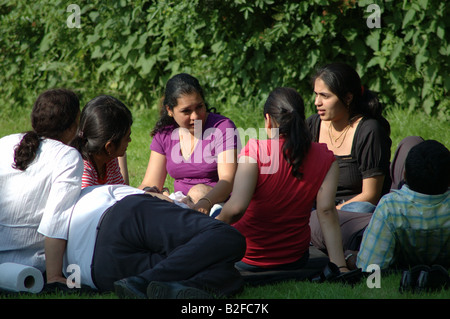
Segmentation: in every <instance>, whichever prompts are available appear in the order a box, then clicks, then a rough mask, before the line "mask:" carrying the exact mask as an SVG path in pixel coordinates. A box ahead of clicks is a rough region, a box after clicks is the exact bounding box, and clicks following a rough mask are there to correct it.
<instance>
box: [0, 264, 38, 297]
mask: <svg viewBox="0 0 450 319" xmlns="http://www.w3.org/2000/svg"><path fill="white" fill-rule="evenodd" d="M43 287H44V277H43V276H42V273H41V272H40V270H39V269H37V268H34V267H31V266H25V265H21V264H16V263H3V264H0V289H3V290H6V291H12V292H30V293H39V292H40V291H41V290H42V288H43Z"/></svg>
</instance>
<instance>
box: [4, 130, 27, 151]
mask: <svg viewBox="0 0 450 319" xmlns="http://www.w3.org/2000/svg"><path fill="white" fill-rule="evenodd" d="M24 135H25V134H23V133H18V134H11V135H7V136H4V137H2V138H0V146H1V147H2V148H3V149H4V148H11V147H14V146H16V145H17V144H19V143H20V141H21V140H22V138H23V136H24Z"/></svg>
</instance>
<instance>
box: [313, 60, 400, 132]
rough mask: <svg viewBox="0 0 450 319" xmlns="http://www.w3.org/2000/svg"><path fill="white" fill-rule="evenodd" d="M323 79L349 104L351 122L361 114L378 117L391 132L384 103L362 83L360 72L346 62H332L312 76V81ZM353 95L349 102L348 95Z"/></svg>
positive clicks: (332, 90)
mask: <svg viewBox="0 0 450 319" xmlns="http://www.w3.org/2000/svg"><path fill="white" fill-rule="evenodd" d="M316 79H321V80H322V81H324V82H325V84H326V85H327V86H328V88H329V89H330V91H331V92H333V93H334V94H336V96H337V97H338V98H339V100H341V102H343V103H344V104H345V105H348V108H349V109H348V110H349V114H350V123H352V122H353V121H355V120H356V119H357V118H358V117H360V116H365V117H367V118H373V119H376V120H377V121H378V122H379V123H380V124H381V126H382V127H383V128H384V129H385V130H386V132H387V134H390V131H391V129H390V125H389V122H388V121H387V120H386V119H385V118H384V117H383V115H382V113H383V104H382V103H381V102H380V101H379V100H378V97H377V95H376V94H375V92H373V91H370V90H368V89H367V88H365V87H364V86H363V85H362V84H361V78H360V77H359V75H358V73H357V72H356V71H355V70H354V69H353V68H352V67H351V66H349V65H347V64H345V63H331V64H328V65H325V66H324V67H322V68H321V69H319V70H318V71H317V72H316V74H315V75H314V76H313V78H312V82H313V85H314V82H315V80H316ZM349 93H350V94H351V95H352V96H353V98H352V100H351V102H350V104H347V102H346V99H347V95H348V94H349Z"/></svg>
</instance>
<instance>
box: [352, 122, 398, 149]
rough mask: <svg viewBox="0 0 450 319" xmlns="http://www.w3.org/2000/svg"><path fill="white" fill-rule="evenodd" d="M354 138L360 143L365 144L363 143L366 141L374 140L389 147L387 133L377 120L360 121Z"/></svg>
mask: <svg viewBox="0 0 450 319" xmlns="http://www.w3.org/2000/svg"><path fill="white" fill-rule="evenodd" d="M355 137H357V139H358V140H359V141H360V142H362V143H365V142H364V141H365V140H367V139H369V140H370V139H373V140H376V141H378V142H380V143H382V144H383V145H386V146H389V147H390V143H391V138H390V137H389V134H388V132H386V130H385V129H384V128H383V126H382V125H381V123H380V122H379V121H378V120H376V119H372V118H362V119H361V122H360V123H359V124H358V127H357V129H356V132H355Z"/></svg>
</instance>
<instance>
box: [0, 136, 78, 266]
mask: <svg viewBox="0 0 450 319" xmlns="http://www.w3.org/2000/svg"><path fill="white" fill-rule="evenodd" d="M23 136H24V134H13V135H9V136H5V137H3V138H1V139H0V149H2V155H1V156H0V194H1V196H0V212H1V214H0V234H1V237H0V263H2V262H6V261H9V262H11V261H14V262H19V263H23V264H27V265H32V266H35V267H37V268H40V269H41V270H42V269H43V267H44V255H43V250H44V245H43V235H42V233H44V234H50V233H51V234H52V236H53V235H55V236H59V235H60V236H62V237H64V236H65V234H62V233H61V234H58V228H61V229H65V227H62V226H64V225H65V224H67V223H68V220H69V219H70V218H69V217H70V215H69V214H70V207H71V204H73V202H74V201H75V200H76V196H77V195H78V192H73V193H72V192H70V191H69V190H68V189H67V185H72V186H73V188H74V189H76V188H79V187H80V186H81V174H82V172H83V164H82V161H81V156H80V154H79V153H78V152H77V151H76V150H75V149H73V148H72V147H69V146H67V145H65V144H63V143H62V142H60V141H56V140H52V139H43V140H42V141H41V143H40V146H39V148H38V150H37V153H36V157H35V159H34V160H33V161H32V162H31V163H30V164H29V166H28V167H27V169H26V170H19V169H15V168H13V166H12V164H13V163H14V149H15V147H16V145H18V144H19V143H20V141H21V140H22V138H23ZM66 191H67V192H66ZM63 198H64V201H61V199H63ZM56 211H58V212H61V214H60V215H59V216H58V217H55V216H54V215H53V213H54V212H56ZM50 224H51V225H52V226H51V228H52V230H50ZM60 226H61V227H60ZM38 230H39V233H38Z"/></svg>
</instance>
